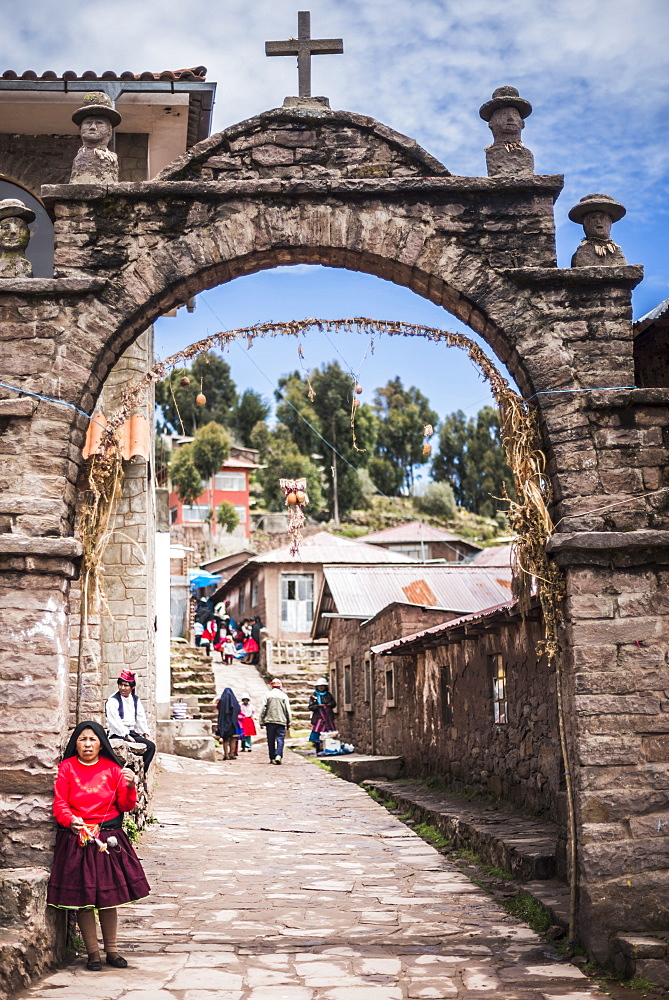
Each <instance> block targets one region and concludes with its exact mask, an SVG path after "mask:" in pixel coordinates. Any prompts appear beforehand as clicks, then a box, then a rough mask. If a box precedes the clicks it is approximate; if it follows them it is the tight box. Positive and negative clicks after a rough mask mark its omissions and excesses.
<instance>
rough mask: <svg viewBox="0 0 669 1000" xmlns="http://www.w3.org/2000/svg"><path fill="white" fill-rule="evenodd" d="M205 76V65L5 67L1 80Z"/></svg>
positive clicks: (160, 78) (190, 78) (184, 77)
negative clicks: (80, 70) (98, 68)
mask: <svg viewBox="0 0 669 1000" xmlns="http://www.w3.org/2000/svg"><path fill="white" fill-rule="evenodd" d="M206 76H207V67H206V66H192V67H191V68H190V69H164V70H162V71H161V72H160V73H153V72H152V71H151V70H144V72H142V73H133V72H132V71H131V70H125V71H124V72H123V73H115V72H114V70H113V69H108V70H105V72H104V73H99V74H98V73H96V72H95V71H94V70H92V69H87V70H85V71H84V72H83V73H77V72H76V70H73V69H66V70H65V72H64V73H56V72H54V70H52V69H47V70H45V71H44V72H43V73H37V72H36V71H35V70H34V69H26V70H24V72H23V73H17V72H16V70H13V69H6V70H5V71H4V73H3V74H2V79H3V80H91V81H94V80H197V81H198V82H203V81H204V80H205V79H206Z"/></svg>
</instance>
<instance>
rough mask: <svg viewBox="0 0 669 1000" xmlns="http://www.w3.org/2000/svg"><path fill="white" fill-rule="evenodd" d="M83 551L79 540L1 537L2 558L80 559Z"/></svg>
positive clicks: (16, 536)
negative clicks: (42, 557) (7, 556)
mask: <svg viewBox="0 0 669 1000" xmlns="http://www.w3.org/2000/svg"><path fill="white" fill-rule="evenodd" d="M83 551H84V550H83V546H82V544H81V542H80V541H79V539H78V538H45V537H43V536H31V535H10V534H7V535H0V556H1V555H11V556H48V557H50V558H55V559H57V558H64V559H78V558H79V557H80V556H81V555H82V553H83Z"/></svg>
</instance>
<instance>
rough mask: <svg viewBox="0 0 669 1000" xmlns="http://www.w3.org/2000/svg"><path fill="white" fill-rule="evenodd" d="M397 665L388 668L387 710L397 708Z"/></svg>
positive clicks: (389, 665) (392, 664)
mask: <svg viewBox="0 0 669 1000" xmlns="http://www.w3.org/2000/svg"><path fill="white" fill-rule="evenodd" d="M395 683H396V679H395V663H394V662H392V663H389V664H388V666H387V667H386V708H395V694H396V691H395Z"/></svg>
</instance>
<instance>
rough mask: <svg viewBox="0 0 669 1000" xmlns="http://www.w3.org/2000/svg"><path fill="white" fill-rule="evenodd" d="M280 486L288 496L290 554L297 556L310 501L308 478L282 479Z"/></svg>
mask: <svg viewBox="0 0 669 1000" xmlns="http://www.w3.org/2000/svg"><path fill="white" fill-rule="evenodd" d="M279 486H280V487H281V489H282V490H283V492H284V495H285V497H286V507H287V508H288V534H289V535H290V554H291V556H297V555H299V553H300V545H301V544H302V528H303V527H304V508H305V507H306V505H307V504H308V503H309V497H308V495H307V481H306V479H280V480H279Z"/></svg>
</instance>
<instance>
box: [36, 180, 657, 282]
mask: <svg viewBox="0 0 669 1000" xmlns="http://www.w3.org/2000/svg"><path fill="white" fill-rule="evenodd" d="M562 186H563V177H562V175H561V174H538V175H533V176H522V177H512V178H506V177H503V178H499V177H379V178H367V177H365V178H348V179H341V178H338V177H335V178H322V179H321V178H319V179H310V178H297V179H288V180H286V179H279V178H276V179H275V178H262V179H258V180H243V181H240V180H236V181H144V182H141V183H131V182H128V181H126V182H123V183H119V184H108V185H101V184H45V185H43V186H42V200H43V201H44V203H45V204H46V206H47V208H49V209H52V208H53V206H54V205H55V204H56V203H59V204H65V203H68V202H73V203H76V202H96V201H103V200H104V199H105V198H127V199H131V200H134V201H154V200H158V199H162V198H170V197H172V198H192V199H198V200H204V201H207V200H209V201H227V200H230V199H233V198H240V197H241V198H243V197H256V196H263V195H264V196H267V197H270V196H279V197H284V196H293V195H313V196H315V197H319V198H321V197H323V196H324V195H326V196H327V195H340V196H344V195H345V196H348V197H366V196H368V195H369V196H378V195H394V194H396V195H407V194H416V195H417V196H421V195H422V196H424V195H426V194H435V195H442V196H443V195H455V196H458V195H461V196H463V197H471V196H472V195H477V194H482V195H491V194H500V195H504V194H515V193H518V192H521V191H527V192H530V193H536V192H538V191H544V192H547V193H552V194H554V195H555V197H557V195H558V194H559V193H560V191H561V190H562ZM510 270H511V271H521V272H522V271H525V270H533V271H539V270H547V271H550V273H553V274H554V273H561V272H559V271H558V270H557V268H556V269H555V270H553V269H552V268H529V269H528V268H511V269H510ZM578 270H579V271H581V272H584V271H589V270H592V271H618V270H621V269H620V268H612V267H607V268H579V269H578ZM633 270H634V269H633ZM567 273H570V272H567ZM24 280H25V279H24ZM33 280H38V279H33ZM61 280H63V279H61ZM72 280H79V279H72ZM638 280H639V281H640V280H641V276H640V277H639V279H638Z"/></svg>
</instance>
